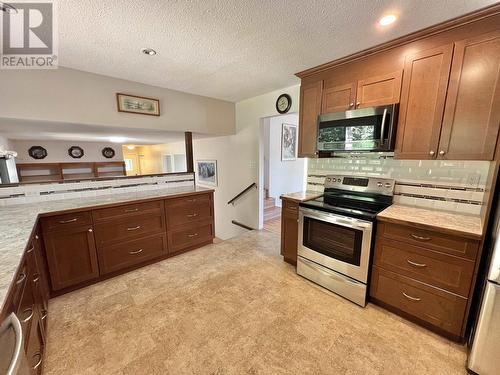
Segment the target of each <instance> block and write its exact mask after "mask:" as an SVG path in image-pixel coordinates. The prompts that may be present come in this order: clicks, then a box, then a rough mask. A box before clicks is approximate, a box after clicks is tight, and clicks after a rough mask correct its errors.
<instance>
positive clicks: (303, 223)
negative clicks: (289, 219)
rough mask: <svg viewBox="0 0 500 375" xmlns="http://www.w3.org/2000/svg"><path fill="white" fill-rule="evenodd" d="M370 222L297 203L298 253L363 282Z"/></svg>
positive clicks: (369, 236) (367, 258) (370, 229)
mask: <svg viewBox="0 0 500 375" xmlns="http://www.w3.org/2000/svg"><path fill="white" fill-rule="evenodd" d="M372 228H373V223H371V222H369V221H364V220H359V219H354V218H350V217H346V216H340V215H335V214H331V213H326V212H322V211H317V210H311V209H309V208H304V207H301V208H300V211H299V240H298V241H299V242H298V255H299V256H301V257H303V258H306V259H308V260H311V261H313V262H315V263H318V264H321V265H322V266H324V267H327V268H330V269H332V270H334V271H337V272H339V273H341V274H343V275H346V276H349V277H351V278H353V279H355V280H358V281H361V282H363V283H366V282H367V279H368V265H369V262H370V247H371V239H372Z"/></svg>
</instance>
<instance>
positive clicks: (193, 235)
mask: <svg viewBox="0 0 500 375" xmlns="http://www.w3.org/2000/svg"><path fill="white" fill-rule="evenodd" d="M197 236H198V233H193V234H188V237H189V238H193V237H197Z"/></svg>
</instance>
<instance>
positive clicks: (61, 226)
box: [42, 211, 92, 232]
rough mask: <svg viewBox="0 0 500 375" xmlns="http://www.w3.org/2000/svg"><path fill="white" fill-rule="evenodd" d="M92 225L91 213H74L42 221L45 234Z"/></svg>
mask: <svg viewBox="0 0 500 375" xmlns="http://www.w3.org/2000/svg"><path fill="white" fill-rule="evenodd" d="M85 225H92V215H91V214H90V211H80V212H73V213H70V214H63V215H57V216H51V217H47V218H44V219H43V220H42V228H43V230H44V231H45V232H47V231H56V230H65V229H67V228H75V227H79V226H85Z"/></svg>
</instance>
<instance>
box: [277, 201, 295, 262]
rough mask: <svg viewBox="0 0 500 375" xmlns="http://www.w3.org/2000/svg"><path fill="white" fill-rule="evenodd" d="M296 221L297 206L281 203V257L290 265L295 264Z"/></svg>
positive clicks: (285, 202)
mask: <svg viewBox="0 0 500 375" xmlns="http://www.w3.org/2000/svg"><path fill="white" fill-rule="evenodd" d="M298 219H299V206H298V204H297V203H294V202H288V201H283V208H282V214H281V255H283V258H284V259H285V261H287V262H288V263H292V264H297V242H298V238H299V223H298Z"/></svg>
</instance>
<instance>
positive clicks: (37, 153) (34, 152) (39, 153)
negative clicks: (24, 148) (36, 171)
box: [28, 146, 47, 160]
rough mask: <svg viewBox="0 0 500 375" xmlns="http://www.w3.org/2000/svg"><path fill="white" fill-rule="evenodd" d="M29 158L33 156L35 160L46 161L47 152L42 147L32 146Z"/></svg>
mask: <svg viewBox="0 0 500 375" xmlns="http://www.w3.org/2000/svg"><path fill="white" fill-rule="evenodd" d="M28 154H29V156H31V157H32V158H33V159H37V160H40V159H45V158H46V157H47V150H46V149H44V148H43V147H42V146H32V147H30V149H29V150H28Z"/></svg>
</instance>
